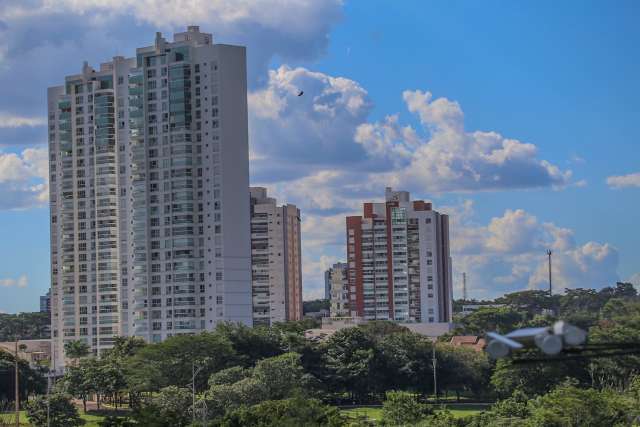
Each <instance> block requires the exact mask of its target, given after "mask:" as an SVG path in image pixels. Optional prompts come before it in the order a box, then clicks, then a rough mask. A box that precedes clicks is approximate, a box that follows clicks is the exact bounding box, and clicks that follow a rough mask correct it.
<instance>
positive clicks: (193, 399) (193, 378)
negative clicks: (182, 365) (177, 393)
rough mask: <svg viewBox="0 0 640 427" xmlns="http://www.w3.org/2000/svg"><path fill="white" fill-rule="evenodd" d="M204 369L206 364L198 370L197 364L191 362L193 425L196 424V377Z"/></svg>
mask: <svg viewBox="0 0 640 427" xmlns="http://www.w3.org/2000/svg"><path fill="white" fill-rule="evenodd" d="M203 368H204V364H202V365H200V366H198V368H197V369H196V362H195V361H191V399H192V407H191V419H192V422H193V424H194V425H195V423H196V375H198V373H199V372H200V371H201V370H202V369H203Z"/></svg>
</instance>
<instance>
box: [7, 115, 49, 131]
mask: <svg viewBox="0 0 640 427" xmlns="http://www.w3.org/2000/svg"><path fill="white" fill-rule="evenodd" d="M46 124H47V119H46V118H45V117H23V116H16V115H12V114H9V113H3V112H0V128H18V127H23V126H26V127H36V126H44V125H46Z"/></svg>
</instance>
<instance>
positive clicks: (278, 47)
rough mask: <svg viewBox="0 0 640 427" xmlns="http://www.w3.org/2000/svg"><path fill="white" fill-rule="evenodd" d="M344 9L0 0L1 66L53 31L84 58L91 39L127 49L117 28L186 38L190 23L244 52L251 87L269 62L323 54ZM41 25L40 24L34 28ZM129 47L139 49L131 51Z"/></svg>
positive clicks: (180, 0) (264, 1)
mask: <svg viewBox="0 0 640 427" xmlns="http://www.w3.org/2000/svg"><path fill="white" fill-rule="evenodd" d="M342 6H343V5H342V1H341V0H325V1H316V0H171V1H166V0H86V1H85V0H83V1H79V0H30V1H26V0H4V1H3V2H2V4H1V5H0V22H2V21H5V22H6V24H7V25H8V26H10V27H11V28H12V36H11V38H10V37H8V36H7V35H6V34H5V35H4V37H3V36H2V34H1V33H0V61H2V57H3V56H4V58H5V61H8V60H9V58H10V57H11V55H9V54H8V53H9V52H10V51H16V52H19V50H20V49H19V48H22V49H23V50H28V49H31V48H32V47H34V46H33V45H35V44H43V43H44V42H43V40H45V39H48V38H49V36H50V34H52V32H51V30H54V31H55V32H54V34H55V36H54V37H52V38H53V39H54V43H55V44H62V43H59V41H60V40H71V41H74V42H76V43H77V45H78V47H80V50H84V49H85V48H86V49H87V51H88V50H89V49H91V46H90V45H89V44H88V43H87V44H85V43H83V41H82V38H83V37H84V36H86V35H90V34H91V33H92V32H99V33H100V34H101V36H102V37H104V38H105V39H111V40H110V41H111V42H118V45H120V44H121V43H127V37H124V38H121V37H120V35H118V34H116V33H117V32H118V31H117V30H116V27H117V26H118V25H121V24H122V23H123V22H125V21H126V22H127V28H126V29H124V31H125V32H132V31H135V30H136V27H137V28H142V29H144V30H145V31H149V34H148V36H147V37H148V39H149V40H151V41H152V40H153V32H152V31H153V30H154V29H158V28H159V29H162V30H163V31H184V30H185V27H186V26H187V25H192V24H196V25H201V26H202V30H203V31H208V32H212V33H213V35H214V39H215V40H216V41H219V42H223V43H232V44H242V45H246V46H247V47H248V52H249V75H250V83H252V84H253V83H255V82H256V81H258V80H260V79H262V80H264V77H265V74H266V70H267V67H268V64H269V63H270V62H271V60H272V59H273V58H275V57H278V58H279V59H283V60H313V59H315V58H317V57H318V56H319V55H322V54H323V53H324V52H325V50H326V48H327V45H328V41H329V32H330V30H331V28H332V27H333V26H334V25H335V24H337V23H338V22H339V21H340V20H341V18H342ZM41 22H42V23H44V25H41V26H38V25H34V23H41ZM16 24H19V25H16ZM39 27H45V28H46V29H47V32H48V33H49V35H46V34H42V35H40V33H39V31H41V30H40V28H39ZM0 30H1V28H0ZM16 31H18V32H17V33H16ZM22 31H24V33H23V32H22ZM12 39H13V40H12ZM131 39H132V38H131ZM25 41H26V42H27V43H29V45H24V44H23V43H24V42H25ZM135 47H139V46H130V48H135ZM3 53H4V55H3ZM120 54H129V55H132V54H133V52H120ZM77 60H78V61H81V60H82V58H79V59H77ZM0 63H1V62H0Z"/></svg>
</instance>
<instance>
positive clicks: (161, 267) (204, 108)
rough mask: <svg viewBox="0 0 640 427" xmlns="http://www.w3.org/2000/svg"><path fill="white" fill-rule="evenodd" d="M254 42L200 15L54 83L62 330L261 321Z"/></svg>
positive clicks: (157, 334)
mask: <svg viewBox="0 0 640 427" xmlns="http://www.w3.org/2000/svg"><path fill="white" fill-rule="evenodd" d="M246 85H247V80H246V51H245V48H244V47H240V46H230V45H223V44H215V43H214V41H213V38H212V36H211V34H207V33H202V32H200V30H199V28H198V27H195V26H193V27H189V28H188V30H187V31H186V32H182V33H177V34H175V35H174V37H173V41H167V40H166V39H165V38H163V37H162V35H161V34H160V33H156V37H155V43H154V44H153V45H152V46H148V47H143V48H139V49H137V51H136V56H135V57H133V58H124V57H120V56H118V57H114V58H113V60H111V61H108V62H105V63H103V64H101V65H100V67H99V68H97V69H94V68H92V67H91V66H89V65H88V64H87V63H86V62H85V64H84V66H83V67H82V70H81V73H80V74H77V75H71V76H67V77H66V78H65V82H64V85H62V86H56V87H52V88H49V91H48V109H49V156H50V157H49V160H50V162H49V169H50V209H51V276H52V289H51V307H52V341H53V353H54V354H55V358H56V366H60V365H61V364H62V363H64V358H63V351H62V348H63V345H64V343H65V342H66V341H70V340H78V339H80V340H84V341H86V342H87V343H88V344H89V345H90V347H91V349H92V350H93V352H94V354H100V352H101V351H102V350H103V349H106V348H109V347H111V346H112V344H113V341H114V337H115V336H118V335H125V336H139V337H142V338H144V339H145V340H147V341H150V342H157V341H161V340H163V339H165V338H167V337H169V336H171V335H173V334H181V333H196V332H198V331H202V330H209V329H212V328H214V327H215V326H216V324H217V323H218V322H220V321H233V322H241V323H244V324H247V325H250V324H251V322H252V318H251V316H252V313H251V248H250V236H249V199H248V197H247V188H248V186H249V166H248V135H247V134H248V132H247V87H246Z"/></svg>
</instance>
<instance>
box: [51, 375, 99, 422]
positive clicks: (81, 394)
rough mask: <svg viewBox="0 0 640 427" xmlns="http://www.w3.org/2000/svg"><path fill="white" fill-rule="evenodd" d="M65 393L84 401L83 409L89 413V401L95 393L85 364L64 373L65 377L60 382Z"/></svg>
mask: <svg viewBox="0 0 640 427" xmlns="http://www.w3.org/2000/svg"><path fill="white" fill-rule="evenodd" d="M59 386H61V387H62V388H63V390H64V391H65V393H67V394H69V395H71V396H73V397H75V398H76V399H81V400H82V409H83V411H84V413H85V414H86V413H87V399H88V398H89V395H90V394H91V393H92V392H93V391H94V389H93V385H92V384H91V382H90V380H89V375H88V373H87V372H86V369H85V366H84V364H81V365H80V366H69V367H68V368H67V370H66V371H65V373H64V377H63V378H62V380H61V381H60V382H59Z"/></svg>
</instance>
